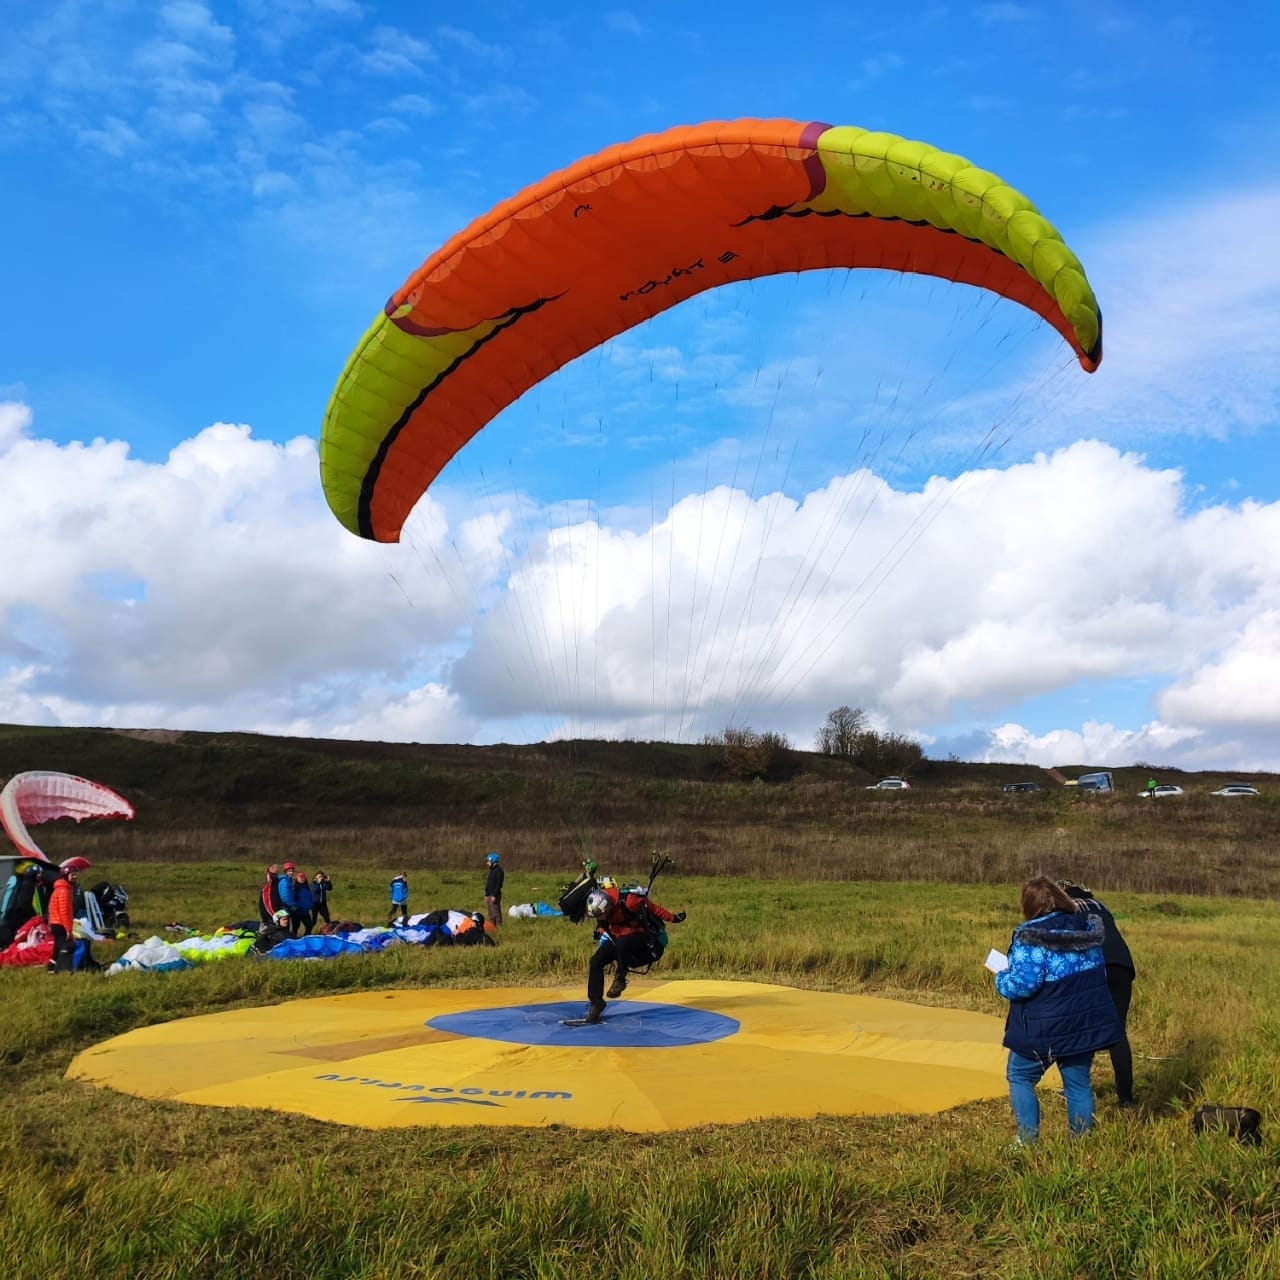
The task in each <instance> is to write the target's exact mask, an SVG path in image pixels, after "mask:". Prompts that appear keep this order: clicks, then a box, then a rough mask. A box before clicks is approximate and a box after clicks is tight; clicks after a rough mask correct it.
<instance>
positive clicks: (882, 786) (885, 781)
mask: <svg viewBox="0 0 1280 1280" xmlns="http://www.w3.org/2000/svg"><path fill="white" fill-rule="evenodd" d="M867 790H868V791H910V790H911V783H909V782H908V781H907V780H906V778H881V779H880V781H879V782H873V783H872V784H871V785H870V786H869V787H868V788H867Z"/></svg>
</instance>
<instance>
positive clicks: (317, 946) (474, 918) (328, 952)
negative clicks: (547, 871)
mask: <svg viewBox="0 0 1280 1280" xmlns="http://www.w3.org/2000/svg"><path fill="white" fill-rule="evenodd" d="M168 932H170V933H173V934H181V935H182V936H180V937H174V938H173V939H171V940H169V941H166V940H165V939H163V938H160V937H158V936H157V937H151V938H148V939H147V940H146V941H145V942H140V943H138V944H137V945H136V946H133V947H130V948H129V949H128V951H126V952H125V953H124V954H123V955H122V956H121V957H120V958H119V959H118V960H117V961H116V962H115V963H114V964H113V965H111V966H110V967H109V968H108V969H107V972H108V973H124V972H126V971H129V970H139V969H142V970H148V971H152V972H164V971H168V970H173V969H192V968H195V967H196V966H197V965H201V964H209V963H211V962H213V961H217V960H225V959H226V958H228V957H229V956H249V957H250V958H251V959H256V960H324V959H330V958H332V957H333V956H341V955H361V954H364V953H368V952H372V951H385V950H386V949H387V948H388V947H392V946H402V945H409V946H423V947H434V946H449V947H452V946H490V947H492V946H494V945H495V943H494V940H493V936H492V926H491V925H487V924H486V923H485V919H484V916H483V915H482V914H481V913H480V912H478V911H474V912H467V911H428V912H424V913H423V914H421V915H416V916H410V917H409V923H408V924H407V925H397V926H395V927H389V926H379V927H377V928H365V927H364V926H363V925H360V924H357V923H355V922H353V921H339V922H337V923H334V924H332V925H328V926H325V929H324V931H323V932H321V933H311V934H306V935H305V936H303V937H300V938H295V937H293V936H292V935H291V934H290V930H289V926H288V924H287V923H286V922H284V921H273V922H272V923H271V924H267V925H262V926H260V927H259V928H256V929H254V928H245V927H243V926H237V925H228V926H225V927H224V928H220V929H217V930H215V931H214V932H213V933H212V934H199V933H196V932H194V931H193V930H190V929H187V928H185V926H182V925H178V924H174V925H170V926H169V929H168Z"/></svg>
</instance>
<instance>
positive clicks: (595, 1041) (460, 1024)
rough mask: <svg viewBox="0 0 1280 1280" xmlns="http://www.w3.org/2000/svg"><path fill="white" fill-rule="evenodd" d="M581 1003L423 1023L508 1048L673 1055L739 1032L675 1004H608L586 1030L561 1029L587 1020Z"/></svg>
mask: <svg viewBox="0 0 1280 1280" xmlns="http://www.w3.org/2000/svg"><path fill="white" fill-rule="evenodd" d="M586 1011H587V1004H586V1001H585V1000H559V1001H556V1002H554V1003H552V1004H516V1005H509V1006H508V1007H506V1008H504V1009H472V1010H470V1011H468V1012H467V1013H442V1014H440V1015H439V1016H438V1017H435V1018H431V1019H429V1020H428V1021H427V1026H429V1027H431V1028H432V1029H433V1030H435V1031H449V1032H452V1033H453V1034H454V1035H458V1036H471V1037H473V1038H474V1039H477V1040H502V1041H505V1042H506V1043H507V1044H550V1045H569V1046H572V1047H574V1048H583V1049H590V1048H597V1049H677V1048H680V1047H682V1046H684V1045H691V1044H710V1043H712V1042H713V1041H715V1040H724V1039H725V1038H726V1037H728V1036H732V1035H736V1034H737V1032H738V1020H737V1019H736V1018H726V1017H725V1016H724V1014H722V1013H709V1012H708V1011H707V1010H705V1009H686V1008H685V1007H684V1006H683V1005H678V1004H645V1003H644V1002H643V1001H640V1000H628V1001H626V1002H625V1003H624V1004H610V1005H609V1007H608V1008H607V1009H606V1010H605V1013H604V1017H603V1018H602V1019H601V1020H600V1021H599V1022H597V1023H595V1024H594V1025H592V1026H589V1027H572V1026H569V1027H567V1026H565V1025H564V1024H565V1021H566V1020H573V1019H576V1018H581V1017H583V1016H584V1015H585V1014H586Z"/></svg>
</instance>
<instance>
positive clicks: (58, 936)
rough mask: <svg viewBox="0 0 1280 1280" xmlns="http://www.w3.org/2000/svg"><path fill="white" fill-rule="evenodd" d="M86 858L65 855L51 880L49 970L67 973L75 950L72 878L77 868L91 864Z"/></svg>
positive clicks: (74, 894) (78, 870) (75, 877)
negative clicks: (51, 947)
mask: <svg viewBox="0 0 1280 1280" xmlns="http://www.w3.org/2000/svg"><path fill="white" fill-rule="evenodd" d="M91 865H92V864H91V863H90V861H89V859H88V858H68V859H67V860H66V862H64V863H63V864H62V874H61V875H60V876H59V877H58V878H57V880H55V881H54V884H53V892H52V893H51V894H50V895H49V930H50V932H51V933H52V934H53V959H52V960H50V961H49V972H50V973H70V972H71V970H72V967H73V965H72V961H73V959H74V957H75V950H76V913H75V901H76V882H77V881H78V880H79V879H80V872H81V871H82V870H83V869H84V868H85V867H88V866H91Z"/></svg>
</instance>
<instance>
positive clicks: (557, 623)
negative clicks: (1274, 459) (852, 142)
mask: <svg viewBox="0 0 1280 1280" xmlns="http://www.w3.org/2000/svg"><path fill="white" fill-rule="evenodd" d="M0 464H2V465H0V538H2V539H3V541H4V544H5V545H6V546H10V547H16V548H19V549H20V554H18V555H16V556H14V557H13V558H12V560H11V563H10V567H9V570H8V572H7V573H6V575H5V578H4V580H3V582H2V583H0V719H7V720H20V721H23V722H27V723H108V724H118V725H150V726H166V727H175V728H197V727H200V728H209V727H237V728H242V729H250V728H252V729H260V730H264V731H272V732H290V733H308V734H332V735H339V736H356V737H369V738H385V739H411V740H440V739H442V738H443V739H462V740H481V741H487V740H494V739H495V738H498V737H515V736H519V735H520V733H521V726H524V729H523V732H524V733H525V735H526V736H530V735H531V736H543V735H545V733H546V732H547V726H549V725H555V726H559V727H560V730H561V731H563V732H590V733H594V734H596V735H599V736H650V737H668V738H676V737H680V738H685V739H689V738H694V737H697V736H700V735H701V734H702V733H703V732H706V731H708V730H714V729H718V728H722V727H724V725H725V724H726V723H730V722H734V721H737V722H750V723H753V724H755V725H757V726H759V727H768V728H776V729H779V730H781V731H784V732H789V733H791V734H792V735H793V740H795V741H797V743H798V744H804V745H807V743H808V741H809V740H810V738H811V735H812V732H813V728H814V727H815V726H816V725H817V724H819V723H821V720H822V717H823V715H824V714H825V712H826V711H827V710H828V709H830V707H831V706H835V705H838V704H840V703H850V704H854V705H861V706H864V707H866V708H868V709H869V710H871V711H872V713H873V714H874V715H876V716H877V717H878V719H879V721H880V722H881V723H883V724H886V725H888V726H891V727H893V728H894V729H896V730H898V731H911V730H917V731H924V730H926V729H927V728H928V726H931V725H937V724H940V723H945V722H946V721H947V720H948V718H949V717H951V716H952V715H953V714H954V713H955V712H956V709H957V708H959V707H961V706H963V707H965V708H968V709H969V711H970V712H972V711H973V709H974V708H977V709H979V710H981V711H982V712H984V713H985V714H987V715H988V716H989V717H990V719H991V721H992V722H995V723H999V722H1000V713H1001V711H1002V710H1006V711H1007V708H1009V707H1011V706H1016V705H1017V704H1018V703H1019V702H1021V701H1023V700H1025V699H1027V698H1030V697H1033V696H1037V695H1043V694H1045V693H1047V692H1051V691H1053V690H1061V689H1064V688H1068V687H1070V686H1072V685H1074V684H1078V683H1080V682H1088V681H1090V680H1114V679H1118V678H1124V677H1136V676H1148V677H1149V676H1151V675H1152V673H1155V674H1156V677H1157V679H1158V681H1159V683H1160V685H1161V688H1160V690H1159V693H1158V696H1157V705H1156V708H1155V709H1154V710H1153V714H1152V716H1151V718H1150V721H1149V722H1148V723H1146V724H1144V725H1141V726H1129V727H1123V726H1122V727H1116V726H1112V725H1109V724H1103V723H1088V724H1085V725H1083V726H1081V727H1078V728H1076V727H1071V726H1064V727H1063V728H1062V729H1060V730H1057V731H1055V732H1053V733H1043V734H1035V733H1032V732H1030V731H1028V730H1026V729H1024V728H1021V727H1019V726H1018V725H1017V724H1016V723H1005V724H1004V725H1003V727H1002V728H1000V729H998V730H996V731H995V732H994V733H993V734H992V735H991V739H990V743H989V745H988V747H987V749H986V754H987V756H988V757H989V758H1002V759H1024V760H1027V761H1043V762H1045V763H1053V762H1062V761H1064V760H1072V759H1080V760H1085V759H1087V760H1091V761H1095V762H1098V763H1108V762H1113V763H1125V762H1128V761H1129V760H1132V759H1142V758H1149V759H1151V758H1154V759H1159V760H1162V761H1164V762H1166V763H1167V762H1170V761H1172V760H1174V759H1177V760H1182V761H1185V762H1187V763H1188V764H1192V765H1196V764H1198V763H1200V762H1204V765H1205V766H1206V767H1207V764H1208V762H1211V761H1215V760H1218V759H1221V758H1224V757H1230V759H1231V760H1234V761H1235V762H1236V763H1238V765H1239V767H1248V766H1252V767H1266V763H1267V762H1268V761H1274V760H1275V751H1274V749H1270V754H1268V753H1267V752H1266V751H1263V750H1262V749H1261V744H1262V743H1263V741H1264V739H1265V737H1266V736H1267V735H1270V737H1271V738H1273V739H1274V738H1275V737H1276V731H1277V729H1280V702H1277V700H1276V689H1277V688H1280V682H1278V681H1276V680H1275V679H1274V678H1272V674H1273V672H1274V660H1273V658H1272V656H1271V655H1273V654H1274V653H1275V652H1276V643H1277V640H1280V566H1277V565H1276V564H1275V563H1274V559H1273V557H1271V556H1270V555H1269V554H1268V552H1267V548H1269V547H1274V546H1275V545H1276V539H1277V535H1278V534H1280V507H1278V506H1277V505H1276V504H1262V503H1257V502H1246V503H1242V504H1239V505H1236V506H1215V507H1209V508H1199V509H1196V510H1194V511H1192V510H1189V509H1188V506H1187V503H1186V501H1185V482H1184V480H1183V477H1182V476H1181V475H1180V474H1179V473H1178V472H1176V471H1172V470H1167V469H1164V470H1155V469H1152V468H1150V467H1149V466H1147V465H1146V464H1145V463H1144V461H1143V460H1142V459H1141V458H1140V457H1139V456H1137V455H1134V454H1131V453H1123V452H1120V451H1118V450H1116V449H1115V448H1113V447H1111V446H1109V445H1105V444H1101V443H1098V442H1094V441H1082V442H1079V443H1076V444H1074V445H1071V446H1069V447H1067V448H1064V449H1061V450H1058V451H1054V452H1052V453H1046V454H1042V455H1039V456H1037V457H1036V458H1034V459H1032V460H1030V461H1027V462H1025V463H1019V464H1017V465H1014V466H1010V467H1006V468H1002V469H997V468H987V469H982V470H978V471H972V472H969V473H966V474H964V475H961V476H960V477H958V478H957V479H955V480H945V479H937V480H934V481H931V482H930V483H928V484H926V485H924V486H923V487H921V488H919V489H914V490H912V489H899V488H895V487H894V486H893V485H891V484H889V483H887V482H886V481H885V480H884V478H883V477H880V476H877V475H874V474H872V473H870V472H867V471H856V472H853V473H850V474H847V475H843V476H840V477H837V478H835V479H833V480H832V481H831V482H830V483H828V484H826V485H824V486H822V487H820V488H818V489H815V490H813V491H812V492H809V493H807V494H805V495H803V497H801V498H798V499H797V498H789V497H786V496H784V495H782V494H780V493H772V494H765V495H761V496H758V497H754V498H753V497H751V496H749V495H748V494H747V493H745V492H743V491H742V490H740V489H735V488H732V487H730V486H718V487H716V488H713V489H712V490H710V491H709V492H707V493H704V494H696V495H691V496H688V497H685V498H683V499H681V500H679V501H677V502H676V503H675V505H674V506H673V507H672V508H671V509H670V510H669V511H663V512H659V513H657V515H658V518H657V519H656V520H654V521H653V522H652V523H650V522H649V521H648V520H645V519H638V518H637V513H636V512H635V511H634V510H624V509H619V510H617V511H610V510H606V511H604V512H603V513H601V512H598V511H596V510H595V509H594V508H580V509H578V510H577V511H567V512H566V511H563V510H562V511H550V510H539V509H538V508H537V507H536V504H535V503H533V501H532V500H531V499H530V498H529V497H528V495H517V494H505V495H491V496H490V497H489V499H488V500H487V502H486V503H485V504H482V505H477V504H476V503H475V501H474V499H472V498H469V497H468V496H467V495H465V494H462V493H454V494H450V493H448V492H447V491H446V492H445V493H444V494H443V495H442V496H441V497H440V498H439V499H438V500H436V499H428V500H427V501H426V502H425V503H423V504H421V505H420V507H419V509H418V510H417V511H415V513H414V515H413V517H412V518H411V520H410V522H409V524H408V526H407V527H406V536H405V540H404V543H403V544H402V545H401V546H399V547H395V548H388V547H379V546H374V545H372V544H368V543H365V542H362V541H360V540H359V539H355V538H352V537H351V536H350V535H349V534H347V533H346V532H345V531H343V530H341V529H340V528H339V527H338V526H337V524H336V522H335V521H334V520H333V518H332V516H331V515H330V513H329V512H328V510H327V509H326V508H325V507H324V504H323V501H322V499H321V497H320V495H319V493H318V486H317V484H316V468H317V459H316V454H315V447H314V444H313V443H312V442H311V441H310V440H307V439H298V440H293V441H290V442H287V443H285V444H274V443H271V442H268V441H263V440H258V439H255V438H254V436H253V434H252V432H251V431H250V429H249V428H248V427H246V426H243V425H233V424H225V423H220V424H215V425H213V426H211V427H208V428H206V429H205V430H203V431H201V432H199V433H198V434H196V435H195V436H193V437H192V438H191V439H188V440H186V441H183V442H182V443H181V444H179V445H178V446H177V447H176V448H174V449H173V450H172V451H171V452H170V454H169V456H168V457H167V458H166V459H165V460H164V461H163V462H158V463H147V462H142V461H140V460H138V459H136V458H134V457H133V456H132V455H131V453H130V450H129V448H128V446H127V445H125V444H124V443H122V442H119V441H106V440H101V439H99V440H94V441H91V442H87V443H84V442H80V443H73V444H69V445H58V444H55V443H53V442H51V441H49V440H47V439H43V438H41V437H40V436H39V434H38V433H37V432H36V431H35V430H34V424H33V423H32V420H31V414H30V411H29V409H28V408H27V407H26V406H25V405H22V404H19V403H8V404H4V405H0ZM454 508H456V511H455V510H454ZM1224 545H1225V546H1230V547H1233V548H1237V549H1238V551H1239V553H1238V554H1237V555H1235V556H1233V558H1232V560H1231V569H1230V572H1229V573H1225V574H1224V572H1223V556H1222V547H1223V546H1224ZM1005 720H1006V721H1007V720H1008V717H1007V714H1006V716H1005ZM1251 743H1253V744H1255V745H1256V746H1257V748H1258V751H1257V752H1254V753H1253V754H1250V752H1251V751H1253V747H1251V746H1250V744H1251ZM1233 752H1234V753H1235V754H1234V755H1232V754H1231V753H1233ZM1224 767H1225V766H1224Z"/></svg>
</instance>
